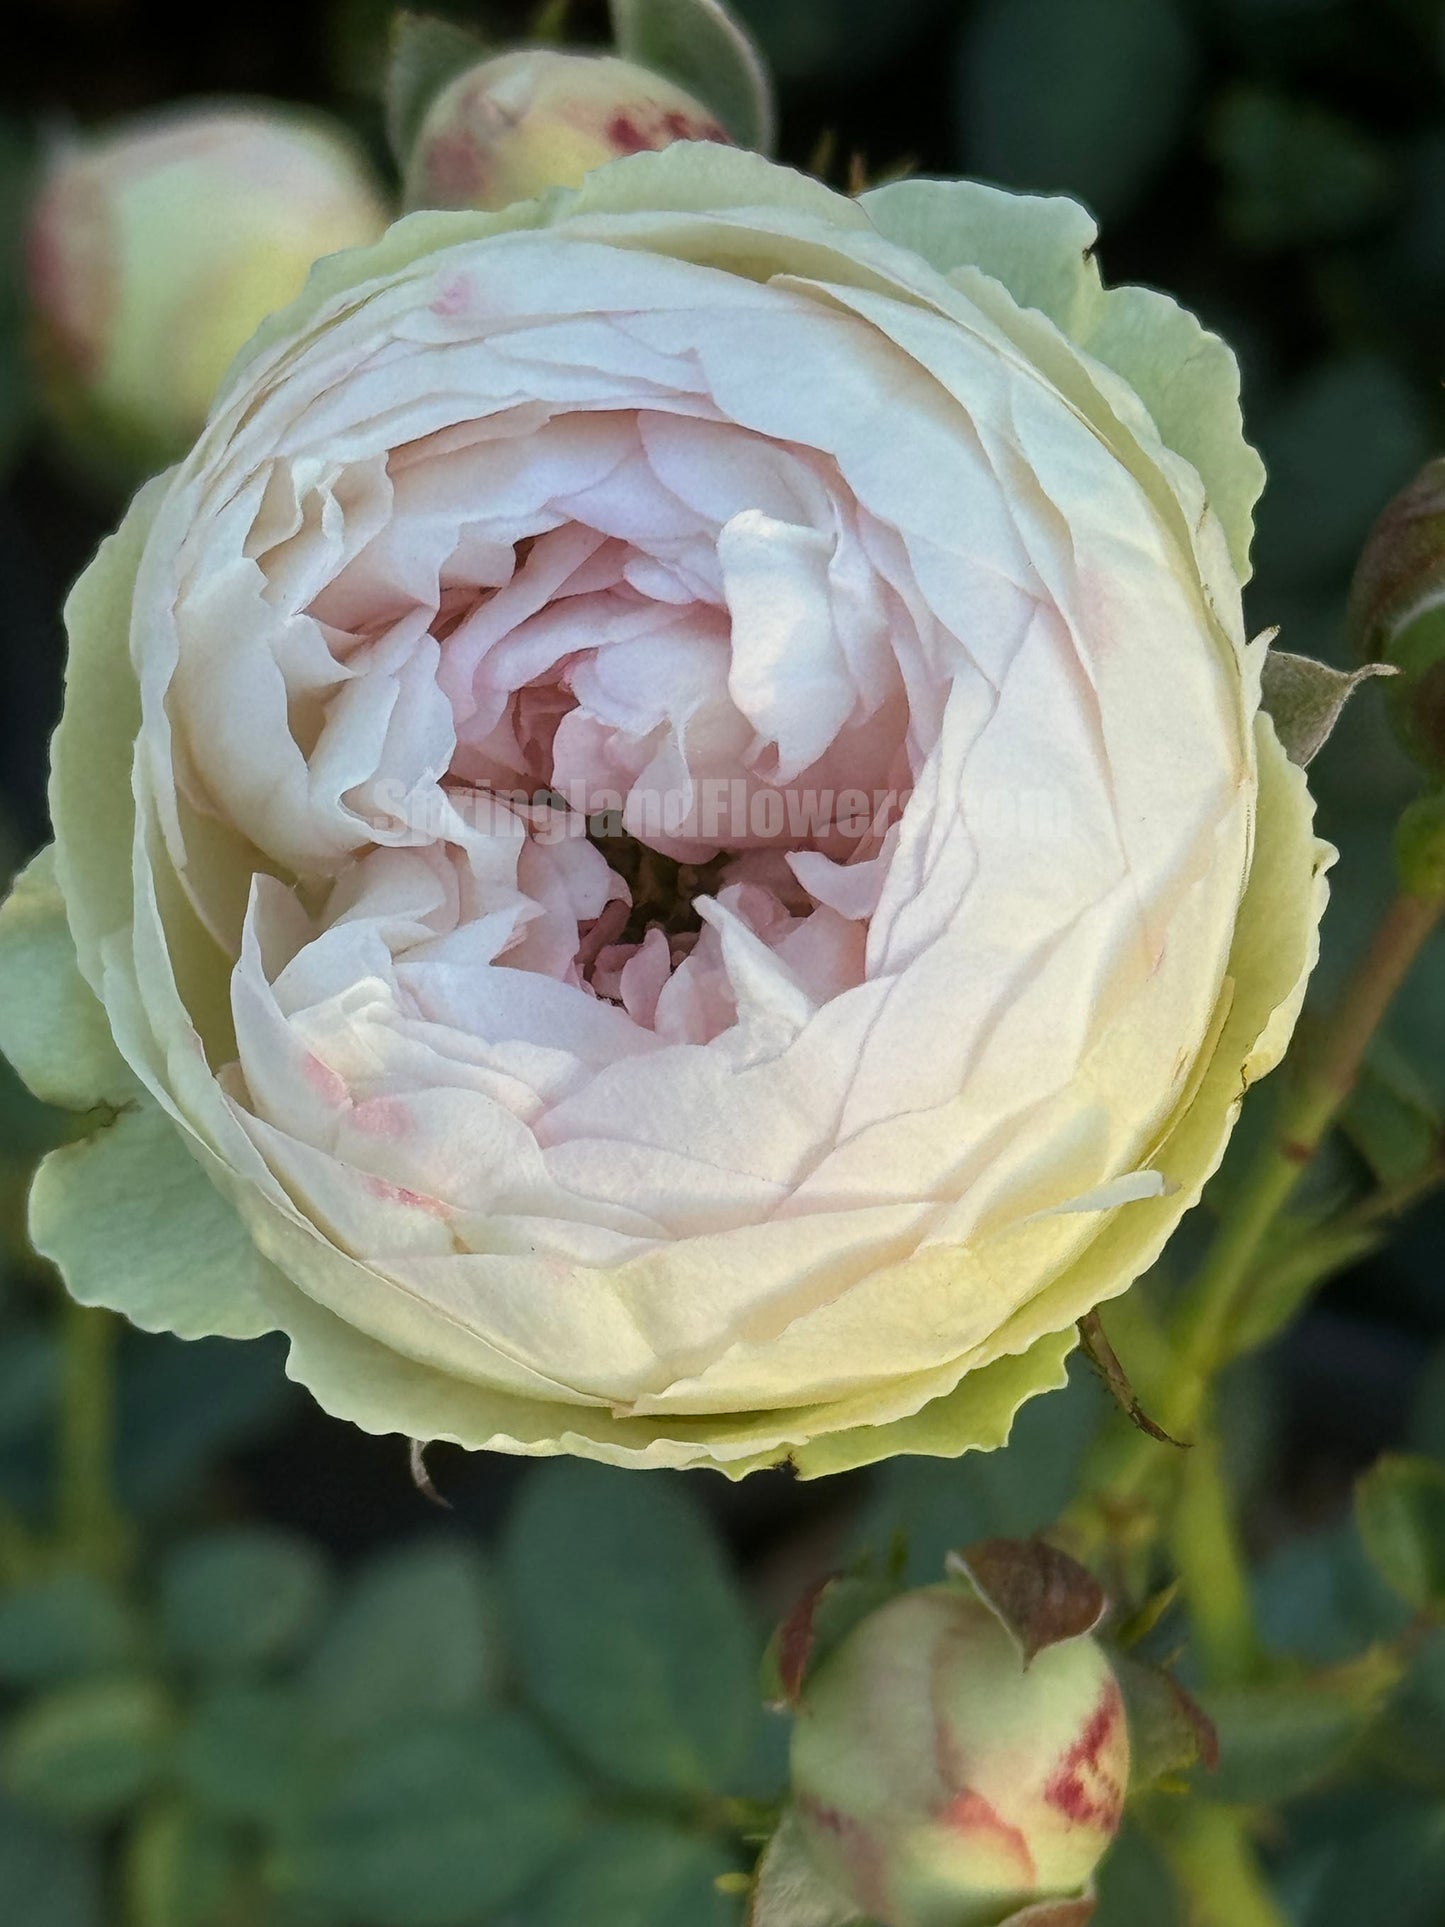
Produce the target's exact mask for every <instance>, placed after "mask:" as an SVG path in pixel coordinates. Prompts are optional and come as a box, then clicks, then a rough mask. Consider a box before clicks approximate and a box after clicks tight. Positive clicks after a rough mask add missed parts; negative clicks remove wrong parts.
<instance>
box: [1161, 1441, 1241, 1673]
mask: <svg viewBox="0 0 1445 1927" xmlns="http://www.w3.org/2000/svg"><path fill="white" fill-rule="evenodd" d="M1222 1458H1223V1455H1222V1453H1221V1450H1220V1445H1219V1440H1218V1438H1217V1437H1215V1436H1210V1437H1208V1438H1205V1439H1201V1440H1200V1441H1199V1443H1198V1444H1197V1445H1196V1446H1195V1447H1194V1449H1193V1451H1191V1452H1190V1453H1189V1454H1188V1455H1187V1456H1186V1457H1185V1459H1184V1460H1183V1462H1182V1464H1181V1465H1180V1468H1179V1494H1178V1499H1177V1502H1176V1505H1175V1510H1174V1515H1173V1519H1172V1522H1171V1535H1170V1549H1171V1551H1172V1553H1173V1558H1174V1566H1175V1570H1176V1571H1177V1572H1178V1574H1179V1578H1180V1582H1181V1584H1182V1586H1183V1589H1184V1596H1185V1598H1186V1599H1187V1600H1188V1602H1189V1619H1190V1624H1191V1626H1192V1628H1193V1632H1194V1644H1195V1647H1196V1649H1197V1650H1198V1652H1199V1655H1200V1658H1201V1659H1202V1661H1203V1663H1204V1670H1205V1674H1206V1677H1207V1678H1208V1679H1209V1681H1210V1683H1211V1684H1212V1685H1216V1686H1233V1685H1238V1684H1240V1683H1242V1682H1243V1681H1246V1680H1248V1679H1251V1678H1252V1677H1253V1676H1254V1675H1255V1674H1256V1673H1257V1672H1258V1670H1259V1668H1260V1665H1261V1663H1262V1658H1263V1655H1262V1651H1261V1648H1260V1644H1259V1637H1258V1634H1257V1633H1256V1632H1255V1627H1254V1607H1253V1601H1252V1599H1251V1597H1250V1590H1249V1579H1248V1568H1247V1566H1246V1562H1245V1558H1244V1552H1243V1549H1242V1547H1241V1545H1240V1541H1239V1534H1238V1530H1237V1528H1236V1524H1235V1518H1234V1511H1233V1507H1232V1505H1231V1503H1230V1495H1229V1488H1228V1484H1227V1482H1226V1480H1225V1477H1224V1468H1223V1463H1222Z"/></svg>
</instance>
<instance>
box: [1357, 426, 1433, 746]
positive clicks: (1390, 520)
mask: <svg viewBox="0 0 1445 1927" xmlns="http://www.w3.org/2000/svg"><path fill="white" fill-rule="evenodd" d="M1350 626H1351V629H1352V631H1353V633H1354V636H1355V640H1356V642H1357V644H1358V646H1359V648H1360V649H1361V651H1362V652H1363V654H1364V655H1366V656H1367V657H1368V658H1369V659H1370V660H1371V661H1372V662H1387V663H1391V664H1393V666H1394V667H1395V668H1396V669H1398V670H1399V672H1400V673H1399V675H1398V676H1396V677H1393V678H1392V679H1391V681H1390V683H1389V684H1388V685H1387V690H1386V694H1387V696H1388V699H1389V702H1390V706H1391V710H1392V712H1393V714H1394V718H1395V725H1396V728H1397V730H1398V732H1399V735H1400V740H1401V742H1402V743H1403V744H1404V747H1405V750H1406V752H1407V753H1408V754H1409V756H1410V757H1411V758H1412V759H1413V760H1414V761H1415V762H1416V763H1418V764H1419V765H1420V766H1421V768H1423V769H1425V770H1427V771H1428V772H1429V773H1430V774H1431V775H1432V776H1435V777H1437V778H1442V777H1445V457H1439V456H1437V457H1436V459H1435V460H1434V461H1431V462H1427V463H1426V464H1425V466H1424V468H1422V469H1421V471H1420V473H1419V474H1418V475H1417V476H1416V477H1415V479H1414V481H1413V482H1411V483H1410V485H1409V487H1408V488H1405V489H1402V490H1401V492H1400V493H1399V494H1398V495H1397V496H1396V497H1395V499H1394V500H1393V501H1392V502H1391V503H1390V504H1389V505H1388V506H1387V507H1386V509H1385V510H1384V512H1383V513H1382V514H1381V516H1380V518H1379V520H1378V521H1377V522H1376V523H1375V526H1374V528H1373V529H1372V530H1371V531H1370V534H1369V537H1368V539H1367V541H1366V543H1365V546H1364V550H1363V551H1362V553H1361V555H1360V560H1359V564H1358V566H1357V568H1356V570H1355V580H1354V586H1353V588H1352V589H1351V592H1350Z"/></svg>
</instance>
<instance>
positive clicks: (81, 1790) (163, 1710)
mask: <svg viewBox="0 0 1445 1927" xmlns="http://www.w3.org/2000/svg"><path fill="white" fill-rule="evenodd" d="M171 1730H172V1720H171V1709H170V1706H169V1704H168V1702H167V1699H166V1696H165V1693H164V1692H163V1691H162V1689H161V1687H160V1686H159V1685H158V1684H157V1683H156V1682H155V1681H154V1680H149V1679H139V1678H135V1679H126V1678H119V1679H106V1680H97V1681H95V1682H93V1683H87V1684H85V1685H80V1686H68V1687H62V1688H61V1689H60V1690H59V1691H57V1692H54V1693H50V1694H47V1695H46V1697H45V1698H43V1699H40V1700H35V1701H33V1702H32V1703H31V1704H30V1705H29V1706H27V1707H26V1709H25V1711H24V1712H23V1713H21V1714H20V1716H19V1717H18V1718H17V1719H16V1720H15V1721H14V1722H13V1723H12V1725H11V1727H10V1729H9V1731H8V1733H7V1734H6V1736H5V1740H4V1744H3V1747H0V1776H3V1779H4V1783H5V1785H6V1787H8V1789H9V1790H10V1792H11V1793H12V1794H13V1795H14V1796H15V1798H16V1799H17V1800H21V1801H23V1802H25V1803H26V1804H27V1805H33V1806H37V1807H40V1808H43V1809H44V1810H45V1811H47V1812H49V1813H51V1814H54V1815H55V1816H56V1817H57V1818H60V1819H66V1820H106V1819H110V1818H112V1817H113V1816H114V1815H116V1814H119V1813H122V1812H124V1810H125V1809H126V1808H127V1807H128V1806H130V1805H131V1804H132V1803H133V1802H134V1801H135V1800H136V1799H137V1798H139V1796H140V1795H141V1794H143V1793H145V1792H146V1791H147V1790H148V1789H149V1788H150V1787H151V1786H152V1785H153V1784H154V1783H155V1782H156V1780H157V1779H158V1778H159V1776H160V1774H161V1772H162V1770H163V1768H164V1766H165V1764H166V1761H167V1757H168V1753H169V1746H170V1739H171Z"/></svg>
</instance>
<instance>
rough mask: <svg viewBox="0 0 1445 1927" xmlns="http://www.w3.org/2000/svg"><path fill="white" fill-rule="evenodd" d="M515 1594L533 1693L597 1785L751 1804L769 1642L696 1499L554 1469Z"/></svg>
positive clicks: (531, 1490)
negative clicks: (764, 1644)
mask: <svg viewBox="0 0 1445 1927" xmlns="http://www.w3.org/2000/svg"><path fill="white" fill-rule="evenodd" d="M504 1579H505V1583H506V1591H507V1606H508V1617H509V1622H510V1626H511V1630H512V1642H513V1647H514V1650H515V1651H516V1654H517V1657H518V1661H519V1664H520V1666H521V1670H522V1675H523V1679H524V1681H525V1684H526V1688H527V1691H528V1692H529V1693H530V1695H531V1696H532V1698H533V1700H534V1701H535V1702H536V1704H537V1705H538V1706H539V1707H541V1708H542V1710H543V1711H544V1712H545V1713H546V1714H547V1716H548V1718H549V1719H550V1720H551V1721H552V1722H553V1723H554V1724H555V1726H556V1727H557V1729H558V1730H559V1731H560V1732H561V1733H563V1734H564V1735H565V1736H566V1738H567V1739H568V1740H569V1741H570V1742H571V1744H572V1745H573V1746H575V1747H576V1748H577V1749H578V1751H579V1752H581V1753H582V1754H583V1755H584V1756H585V1757H586V1758H587V1759H588V1760H589V1761H590V1762H591V1763H592V1765H594V1766H595V1767H596V1768H597V1769H598V1771H599V1772H601V1773H603V1774H605V1775H606V1776H607V1777H608V1778H609V1779H611V1780H614V1781H619V1782H621V1783H622V1784H624V1785H626V1786H630V1787H635V1788H638V1789H641V1790H643V1791H647V1792H657V1793H669V1792H670V1793H679V1792H681V1793H691V1794H697V1793H701V1792H703V1791H705V1790H712V1791H716V1792H729V1793H736V1792H740V1791H744V1790H745V1789H742V1788H740V1787H738V1786H737V1785H736V1784H735V1777H736V1775H737V1774H738V1772H739V1771H740V1769H741V1767H742V1765H743V1763H744V1761H745V1760H746V1759H747V1757H748V1754H749V1751H750V1749H751V1747H752V1745H753V1742H754V1737H755V1734H756V1730H757V1727H758V1724H759V1722H760V1720H761V1717H762V1716H761V1712H760V1710H759V1704H758V1697H757V1684H756V1669H757V1663H758V1641H757V1640H756V1639H755V1637H754V1634H753V1629H752V1625H751V1623H750V1619H749V1615H748V1611H747V1608H746V1607H745V1605H744V1603H743V1601H742V1598H741V1596H740V1594H739V1592H738V1589H737V1586H736V1583H735V1581H734V1579H733V1577H732V1574H731V1573H730V1572H729V1570H728V1568H727V1565H726V1563H725V1561H724V1559H723V1557H722V1554H721V1552H720V1550H719V1548H718V1545H717V1542H716V1541H715V1539H714V1538H713V1536H712V1533H711V1532H710V1531H709V1529H708V1527H707V1525H706V1523H705V1522H704V1520H703V1517H702V1514H701V1513H700V1512H699V1510H698V1509H697V1507H696V1504H695V1502H694V1501H693V1500H692V1498H691V1496H690V1494H689V1493H688V1492H686V1491H685V1489H684V1488H683V1487H682V1486H680V1485H678V1484H675V1483H673V1482H672V1481H671V1480H667V1481H666V1482H664V1481H663V1478H662V1475H658V1476H657V1477H654V1478H649V1479H636V1478H632V1477H630V1476H629V1475H628V1474H627V1473H625V1472H619V1471H614V1470H612V1469H610V1468H605V1467H602V1466H592V1465H580V1464H561V1463H558V1464H554V1465H547V1466H544V1467H541V1468H540V1469H538V1470H537V1471H535V1472H533V1473H532V1474H531V1475H530V1477H529V1478H528V1479H527V1481H526V1483H525V1484H524V1486H523V1488H522V1495H521V1498H520V1500H519V1501H518V1504H517V1507H516V1510H515V1512H514V1513H513V1516H512V1520H511V1524H510V1529H509V1531H508V1534H507V1541H506V1561H505V1567H504Z"/></svg>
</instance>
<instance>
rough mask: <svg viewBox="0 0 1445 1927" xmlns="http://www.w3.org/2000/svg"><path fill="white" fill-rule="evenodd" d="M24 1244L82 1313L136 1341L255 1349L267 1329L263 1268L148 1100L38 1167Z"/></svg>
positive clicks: (164, 1118)
mask: <svg viewBox="0 0 1445 1927" xmlns="http://www.w3.org/2000/svg"><path fill="white" fill-rule="evenodd" d="M158 1234H159V1235H158ZM30 1236H31V1239H32V1241H33V1243H34V1245H35V1248H36V1250H37V1251H39V1252H40V1253H41V1254H42V1256H44V1257H46V1258H49V1259H51V1260H52V1261H53V1262H54V1263H55V1264H57V1265H58V1266H59V1267H60V1271H61V1273H62V1275H63V1277H64V1279H65V1282H66V1284H67V1286H68V1287H69V1289H70V1292H71V1294H72V1296H73V1297H75V1298H78V1299H79V1301H80V1302H81V1304H83V1305H106V1306H108V1307H110V1308H111V1309H112V1310H115V1311H120V1312H123V1313H124V1314H125V1316H126V1317H127V1318H129V1319H130V1320H131V1321H132V1322H133V1323H134V1324H137V1325H139V1326H140V1327H141V1329H142V1330H143V1331H169V1332H175V1333H176V1335H177V1336H178V1337H180V1338H203V1337H211V1336H215V1337H219V1338H258V1337H260V1335H261V1333H262V1332H268V1331H272V1330H274V1329H275V1319H274V1317H273V1316H272V1314H271V1310H270V1306H269V1302H268V1297H267V1295H266V1294H265V1292H264V1291H263V1285H264V1283H265V1274H266V1272H268V1271H269V1270H270V1267H269V1266H268V1265H267V1263H266V1260H265V1259H264V1258H263V1257H262V1256H261V1254H260V1253H259V1252H258V1251H257V1249H256V1247H255V1246H254V1245H253V1244H252V1242H251V1239H250V1237H249V1235H248V1233H247V1231H246V1229H245V1226H244V1225H243V1224H242V1223H241V1220H240V1219H239V1218H238V1217H237V1216H236V1214H235V1212H234V1211H233V1210H232V1209H231V1207H230V1205H229V1204H228V1203H227V1202H226V1200H225V1199H224V1198H223V1197H222V1195H221V1193H220V1192H219V1191H218V1190H217V1189H216V1187H215V1186H214V1185H213V1184H212V1183H211V1182H210V1180H209V1179H208V1178H207V1176H206V1174H205V1172H204V1171H202V1169H201V1167H200V1165H199V1164H198V1163H197V1162H196V1160H195V1159H194V1158H193V1157H192V1156H191V1155H190V1153H189V1152H188V1151H187V1149H186V1146H185V1143H184V1141H183V1140H182V1138H181V1135H180V1133H179V1131H177V1129H176V1127H175V1125H173V1124H172V1123H171V1121H170V1119H169V1118H168V1117H167V1116H166V1115H165V1113H164V1112H163V1111H162V1110H161V1109H160V1107H159V1106H158V1105H156V1104H154V1103H152V1102H151V1101H150V1100H149V1099H148V1098H140V1099H137V1100H136V1101H135V1102H134V1103H132V1104H130V1105H129V1106H128V1107H127V1108H126V1109H125V1110H123V1111H121V1112H120V1113H119V1114H118V1116H117V1117H116V1118H115V1119H114V1121H113V1122H112V1123H110V1124H108V1125H106V1126H105V1128H104V1129H103V1130H100V1131H97V1132H95V1134H94V1135H93V1136H91V1137H88V1138H84V1139H82V1140H81V1141H80V1142H79V1143H78V1144H70V1145H67V1146H66V1147H65V1148H64V1149H63V1150H60V1151H52V1152H51V1154H50V1156H49V1157H48V1158H46V1159H45V1161H44V1163H43V1164H42V1165H41V1167H40V1169H39V1171H38V1172H37V1173H36V1176H35V1184H34V1188H33V1189H32V1191H31V1193H30Z"/></svg>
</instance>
